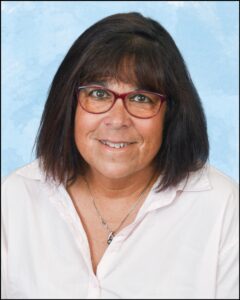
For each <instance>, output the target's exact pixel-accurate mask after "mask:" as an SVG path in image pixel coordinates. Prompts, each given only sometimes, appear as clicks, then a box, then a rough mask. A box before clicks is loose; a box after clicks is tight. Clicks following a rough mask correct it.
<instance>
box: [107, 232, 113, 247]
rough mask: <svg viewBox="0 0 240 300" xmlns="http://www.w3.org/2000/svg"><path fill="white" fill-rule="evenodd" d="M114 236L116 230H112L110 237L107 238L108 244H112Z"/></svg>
mask: <svg viewBox="0 0 240 300" xmlns="http://www.w3.org/2000/svg"><path fill="white" fill-rule="evenodd" d="M113 238H114V232H113V231H112V232H110V234H109V236H108V239H107V243H108V245H110V244H111V242H112V240H113Z"/></svg>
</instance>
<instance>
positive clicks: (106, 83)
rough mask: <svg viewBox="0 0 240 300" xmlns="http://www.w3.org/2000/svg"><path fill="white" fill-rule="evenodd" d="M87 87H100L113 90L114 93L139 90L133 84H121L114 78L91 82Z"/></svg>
mask: <svg viewBox="0 0 240 300" xmlns="http://www.w3.org/2000/svg"><path fill="white" fill-rule="evenodd" d="M87 84H88V85H96V86H102V87H104V88H107V89H110V90H114V91H121V92H123V91H126V92H127V91H132V90H137V89H140V88H139V86H137V85H136V84H135V83H129V82H122V81H120V80H116V79H114V78H108V79H104V80H97V81H91V82H88V83H87Z"/></svg>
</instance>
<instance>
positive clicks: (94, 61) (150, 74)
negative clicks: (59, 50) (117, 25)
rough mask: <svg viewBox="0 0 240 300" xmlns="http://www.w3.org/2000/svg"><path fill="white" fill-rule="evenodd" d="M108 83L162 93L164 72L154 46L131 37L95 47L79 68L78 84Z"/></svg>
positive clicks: (152, 43) (151, 43)
mask: <svg viewBox="0 0 240 300" xmlns="http://www.w3.org/2000/svg"><path fill="white" fill-rule="evenodd" d="M156 60H158V61H156ZM108 80H116V81H121V82H124V83H128V84H132V85H134V86H136V87H138V88H140V89H146V90H150V91H155V92H159V93H163V92H164V90H165V89H164V71H163V67H162V63H161V60H160V59H159V53H158V49H157V45H156V44H155V43H154V42H153V41H149V40H147V39H146V38H143V37H139V36H137V37H136V35H131V36H130V37H129V36H127V37H124V39H123V38H121V37H120V38H118V39H117V38H115V39H111V41H108V42H107V43H105V44H104V46H103V47H99V48H98V50H97V51H96V52H94V53H91V55H89V56H88V59H87V60H86V61H85V62H84V64H83V66H82V67H81V74H80V76H79V81H80V84H87V83H88V84H89V83H93V82H102V81H108Z"/></svg>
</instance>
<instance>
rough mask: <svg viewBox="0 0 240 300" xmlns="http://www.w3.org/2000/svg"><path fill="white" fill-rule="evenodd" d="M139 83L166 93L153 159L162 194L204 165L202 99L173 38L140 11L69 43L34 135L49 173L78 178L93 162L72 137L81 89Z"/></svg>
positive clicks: (111, 18)
mask: <svg viewBox="0 0 240 300" xmlns="http://www.w3.org/2000/svg"><path fill="white" fill-rule="evenodd" d="M108 78H109V79H115V80H120V81H123V82H126V83H134V84H136V85H137V86H138V87H139V88H142V89H146V90H150V91H156V92H160V93H162V94H165V95H166V96H167V109H166V113H165V118H164V130H163V141H162V145H161V148H160V150H159V153H158V154H157V156H156V159H155V165H156V168H157V170H158V171H159V174H162V175H163V176H162V180H161V182H160V184H159V187H158V188H159V191H160V190H164V189H166V188H168V187H171V186H176V185H177V184H178V183H179V182H180V181H182V180H183V179H187V178H188V176H189V172H192V171H196V170H198V169H200V168H202V167H203V165H204V164H205V162H206V161H207V159H208V154H209V144H208V136H207V126H206V119H205V116H204V111H203V108H202V105H201V101H200V98H199V96H198V93H197V91H196V89H195V87H194V84H193V82H192V80H191V78H190V75H189V73H188V70H187V67H186V64H185V62H184V60H183V57H182V55H181V54H180V52H179V50H178V48H177V46H176V44H175V42H174V40H173V39H172V37H171V36H170V35H169V33H168V32H167V31H166V30H165V29H164V28H163V27H162V26H161V25H160V24H159V23H158V22H156V21H154V20H152V19H151V18H146V17H144V16H142V15H141V14H139V13H135V12H133V13H123V14H115V15H112V16H109V17H106V18H104V19H102V20H100V21H99V22H97V23H95V24H94V25H93V26H91V27H90V28H88V29H87V30H86V31H85V32H84V33H83V34H82V35H81V36H80V37H79V38H78V39H77V40H76V41H75V42H74V43H73V45H72V46H71V48H70V50H69V51H68V53H67V54H66V56H65V58H64V60H63V61H62V63H61V65H60V67H59V69H58V70H57V72H56V74H55V76H54V78H53V81H52V84H51V87H50V91H49V94H48V98H47V101H46V104H45V108H44V112H43V115H42V119H41V123H40V127H39V131H38V135H37V138H36V156H37V158H39V161H40V163H41V166H42V168H43V170H44V172H45V174H46V177H51V178H53V179H54V180H56V181H58V182H59V183H65V184H66V183H67V184H70V183H73V182H74V181H75V180H76V178H77V177H78V176H79V175H84V172H85V170H86V168H87V164H86V162H85V161H84V159H83V158H82V156H81V154H80V153H79V151H78V149H77V147H76V144H75V141H74V117H75V112H76V107H77V97H76V88H77V87H78V86H79V85H81V84H82V83H87V82H94V81H99V80H103V79H105V80H106V79H108Z"/></svg>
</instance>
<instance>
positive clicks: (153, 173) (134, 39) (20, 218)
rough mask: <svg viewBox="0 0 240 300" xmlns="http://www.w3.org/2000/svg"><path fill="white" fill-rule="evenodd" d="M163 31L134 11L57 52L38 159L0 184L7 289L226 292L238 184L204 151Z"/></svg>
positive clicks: (232, 278) (21, 294)
mask: <svg viewBox="0 0 240 300" xmlns="http://www.w3.org/2000/svg"><path fill="white" fill-rule="evenodd" d="M208 150H209V149H208V137H207V129H206V121H205V116H204V112H203V109H202V106H201V102H200V99H199V96H198V94H197V91H196V89H195V88H194V85H193V83H192V81H191V79H190V76H189V74H188V71H187V68H186V66H185V64H184V61H183V58H182V56H181V54H180V53H179V50H178V49H177V47H176V45H175V43H174V41H173V39H172V38H171V37H170V35H169V34H168V33H167V32H166V30H165V29H164V28H163V27H162V26H161V25H160V24H159V23H157V22H156V21H154V20H152V19H150V18H145V17H143V16H142V15H141V14H138V13H128V14H116V15H112V16H109V17H107V18H105V19H103V20H101V21H99V22H97V23H96V24H94V25H93V26H91V27H90V28H89V29H88V30H86V31H85V32H84V33H83V34H82V35H81V36H80V37H79V38H78V39H77V40H76V41H75V43H74V44H73V46H72V47H71V49H70V50H69V52H68V53H67V55H66V57H65V58H64V60H63V62H62V64H61V65H60V67H59V69H58V71H57V73H56V75H55V77H54V79H53V82H52V86H51V89H50V92H49V96H48V99H47V102H46V105H45V109H44V113H43V116H42V120H41V125H40V128H39V133H38V137H37V140H36V154H37V159H36V160H35V161H34V162H33V163H31V164H29V165H27V166H25V167H23V168H21V169H19V170H17V171H16V172H14V173H13V174H11V175H10V176H9V177H8V178H7V179H6V180H5V182H4V183H3V201H2V212H3V218H2V220H3V223H2V229H3V235H2V237H3V250H2V262H3V268H2V271H3V273H2V274H3V275H2V280H3V285H2V287H3V298H4V297H5V298H10V299H11V298H15V299H16V298H26V299H27V298H31V299H34V298H42V299H44V298H46V299H51V298H71V299H79V298H80V299H84V298H158V299H167V298H175V299H181V298H185V299H188V298H193V299H194V298H202V299H203V298H208V299H213V298H221V299H224V298H227V299H230V298H236V297H237V287H238V286H237V282H238V277H237V276H238V274H237V271H238V270H237V253H238V248H237V245H238V244H237V220H238V216H237V211H238V210H237V204H238V202H237V187H236V184H235V183H234V182H232V181H231V180H230V179H229V178H228V177H226V176H225V175H223V174H222V173H220V172H219V171H218V170H216V169H215V168H213V167H211V166H210V165H209V164H208V163H207V160H208Z"/></svg>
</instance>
